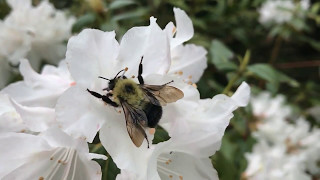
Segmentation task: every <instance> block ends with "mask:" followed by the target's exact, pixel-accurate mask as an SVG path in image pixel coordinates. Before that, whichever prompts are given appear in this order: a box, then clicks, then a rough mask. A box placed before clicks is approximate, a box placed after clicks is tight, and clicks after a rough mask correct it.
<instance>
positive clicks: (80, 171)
mask: <svg viewBox="0 0 320 180" xmlns="http://www.w3.org/2000/svg"><path fill="white" fill-rule="evenodd" d="M57 150H59V151H60V152H58V153H55V151H57ZM101 175H102V173H101V168H100V166H99V165H98V163H97V162H94V161H90V160H88V159H86V158H83V157H82V154H79V153H78V152H77V151H76V150H74V149H66V148H57V149H55V150H52V151H49V152H41V153H38V154H35V157H34V158H33V159H32V161H31V160H30V161H28V162H27V163H25V164H23V165H22V166H20V167H18V168H17V169H15V170H14V171H12V172H11V173H10V174H8V175H7V176H6V177H4V180H11V179H25V180H27V179H41V178H43V179H70V180H88V179H93V180H99V179H101Z"/></svg>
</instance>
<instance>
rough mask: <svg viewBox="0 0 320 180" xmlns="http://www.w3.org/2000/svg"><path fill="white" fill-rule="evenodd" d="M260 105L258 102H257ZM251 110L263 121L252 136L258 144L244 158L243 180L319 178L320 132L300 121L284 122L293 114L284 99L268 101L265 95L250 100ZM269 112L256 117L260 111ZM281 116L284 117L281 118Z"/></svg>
mask: <svg viewBox="0 0 320 180" xmlns="http://www.w3.org/2000/svg"><path fill="white" fill-rule="evenodd" d="M259 101H260V102H259ZM252 106H253V107H252V108H253V112H254V114H255V115H258V116H257V117H260V118H262V121H260V122H259V123H258V125H257V131H255V132H253V136H254V137H255V138H256V140H257V141H258V142H257V144H255V145H254V148H253V151H252V153H248V154H246V158H247V160H248V163H249V164H248V167H247V169H246V171H245V173H244V176H245V177H246V178H247V179H249V180H251V179H252V180H254V179H297V180H298V179H299V180H300V179H312V176H315V177H316V176H319V175H320V172H319V168H318V165H317V162H318V161H319V160H320V155H319V153H318V152H319V151H320V147H319V146H320V143H319V142H318V140H317V139H319V138H320V129H319V128H317V127H313V128H311V127H310V123H309V122H308V121H307V120H306V119H304V118H303V117H300V118H299V119H297V120H295V121H294V122H292V123H290V122H288V121H287V119H288V117H289V116H290V115H291V114H290V112H292V110H291V108H290V107H288V106H286V105H285V101H284V99H283V96H281V95H278V96H276V97H275V98H271V96H270V94H267V93H266V92H264V93H262V94H260V95H258V96H257V97H254V98H252ZM263 108H265V109H269V110H267V111H265V112H266V113H265V114H264V116H259V113H257V112H259V111H258V110H259V109H261V110H262V109H263ZM281 113H283V114H281Z"/></svg>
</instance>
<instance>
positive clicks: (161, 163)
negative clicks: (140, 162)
mask: <svg viewBox="0 0 320 180" xmlns="http://www.w3.org/2000/svg"><path fill="white" fill-rule="evenodd" d="M157 161H158V166H157V169H158V172H159V173H161V174H163V175H165V176H167V177H169V178H170V179H173V177H175V179H177V178H179V180H183V176H182V175H181V174H180V173H178V172H174V171H172V170H170V166H167V165H169V164H170V163H171V162H172V160H171V159H169V158H167V157H164V156H161V157H160V156H158V158H157Z"/></svg>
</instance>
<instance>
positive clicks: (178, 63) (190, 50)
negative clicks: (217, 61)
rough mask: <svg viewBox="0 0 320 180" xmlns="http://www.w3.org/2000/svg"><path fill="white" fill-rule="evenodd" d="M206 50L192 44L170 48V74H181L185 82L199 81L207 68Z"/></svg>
mask: <svg viewBox="0 0 320 180" xmlns="http://www.w3.org/2000/svg"><path fill="white" fill-rule="evenodd" d="M206 54H207V51H206V50H205V49H204V48H203V47H201V46H196V45H194V44H188V45H185V46H183V45H179V46H177V47H176V48H174V49H173V50H172V54H171V57H172V62H171V67H170V71H169V73H170V74H175V75H177V76H181V77H182V79H183V80H185V81H186V82H192V83H195V82H197V81H199V79H200V77H201V76H202V74H203V72H204V70H205V69H206V68H207V57H206Z"/></svg>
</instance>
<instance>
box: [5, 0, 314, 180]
mask: <svg viewBox="0 0 320 180" xmlns="http://www.w3.org/2000/svg"><path fill="white" fill-rule="evenodd" d="M264 1H265V0H186V1H183V0H147V1H142V0H117V1H113V0H69V1H61V0H50V2H52V3H53V4H54V5H55V7H56V8H58V9H62V10H67V11H69V12H70V14H72V15H74V16H76V17H77V22H76V23H75V24H74V26H73V29H72V31H73V33H78V32H80V31H81V30H82V29H84V28H97V29H101V30H104V31H113V30H115V31H116V32H117V38H118V39H120V38H121V36H122V35H123V34H124V33H125V32H126V31H127V30H128V29H130V28H131V27H133V26H143V25H148V24H149V17H150V16H154V17H156V18H157V19H158V20H157V22H158V23H159V25H160V26H161V27H162V28H164V27H165V25H166V24H167V23H168V22H169V21H173V22H174V15H173V7H179V8H181V9H183V10H185V11H186V12H187V14H188V15H189V16H190V18H191V19H192V21H193V24H194V28H195V35H194V37H193V38H192V39H191V40H190V41H189V42H188V43H194V44H198V45H202V46H204V47H205V48H206V49H207V50H208V52H209V53H208V68H207V69H206V71H205V73H204V75H203V77H202V79H201V80H200V81H199V82H198V83H197V85H198V88H199V91H200V93H201V97H202V98H211V97H213V96H214V95H216V94H219V93H225V94H227V95H231V94H232V92H233V91H234V90H235V89H236V87H238V86H239V84H240V83H241V82H242V81H244V80H245V81H246V82H248V83H249V84H250V85H251V88H252V92H253V94H255V93H258V92H260V91H263V90H268V91H270V92H272V94H273V95H275V94H279V93H281V94H284V95H285V96H286V97H287V99H288V102H289V103H290V105H291V106H292V107H294V109H295V112H296V113H297V114H298V113H299V114H304V115H306V116H307V118H308V120H310V121H311V122H312V123H313V124H314V125H316V126H319V121H316V120H315V119H314V117H312V116H310V113H309V109H310V108H312V107H316V106H320V93H319V92H320V83H319V65H320V53H319V51H320V36H319V34H320V29H319V24H320V15H319V10H320V3H319V2H317V1H314V2H312V6H311V8H310V10H309V11H308V12H307V18H306V19H305V20H301V19H293V20H292V21H290V22H289V23H285V24H282V25H277V24H273V25H269V26H264V25H262V24H260V23H259V21H258V18H259V13H258V11H257V10H258V9H259V8H260V7H261V4H262V3H263V2H264ZM34 3H35V4H37V3H39V0H34ZM9 12H10V8H9V7H8V5H7V4H6V2H5V1H4V0H0V18H2V19H3V18H4V17H5V15H6V14H7V13H9ZM252 121H254V117H252V115H251V110H250V108H249V107H247V108H245V109H240V110H238V111H236V112H235V117H234V118H233V119H232V120H231V123H230V126H229V127H228V128H227V130H226V133H225V136H224V138H223V143H222V146H221V150H220V151H218V152H217V153H216V154H215V155H214V156H213V157H211V159H212V162H213V164H214V166H215V167H216V169H217V171H218V173H219V176H220V179H222V180H234V179H240V177H241V173H242V172H243V171H244V169H245V167H246V161H245V159H244V154H245V152H248V151H250V150H251V148H252V146H253V144H254V142H255V141H254V139H253V138H252V136H251V135H250V133H251V130H250V128H249V127H250V122H252ZM168 138H169V136H168V134H167V133H166V132H165V131H164V130H163V129H162V128H158V130H157V131H156V134H155V139H154V143H158V142H161V141H164V140H166V139H168ZM90 149H91V150H92V151H93V152H98V153H104V154H107V152H106V151H105V150H104V149H103V147H102V146H101V144H100V143H99V142H95V144H92V145H90ZM99 163H100V164H101V165H102V171H103V172H105V173H104V177H103V179H114V178H115V176H116V174H117V173H119V170H118V169H117V167H116V165H115V164H114V163H113V161H112V159H111V158H110V156H109V159H108V160H107V161H104V162H103V161H99Z"/></svg>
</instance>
